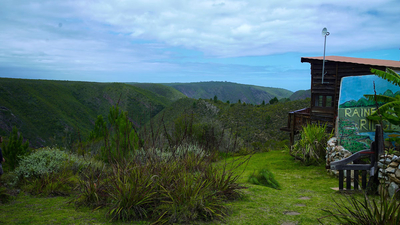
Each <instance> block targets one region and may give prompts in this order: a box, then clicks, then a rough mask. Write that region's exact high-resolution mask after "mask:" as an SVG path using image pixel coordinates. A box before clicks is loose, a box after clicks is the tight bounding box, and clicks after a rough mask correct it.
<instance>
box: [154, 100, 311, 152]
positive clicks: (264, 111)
mask: <svg viewBox="0 0 400 225" xmlns="http://www.w3.org/2000/svg"><path fill="white" fill-rule="evenodd" d="M309 104H310V99H306V100H296V101H289V102H285V103H276V104H273V105H270V104H267V105H252V104H245V103H244V104H239V103H234V104H229V103H224V102H222V101H214V100H208V99H206V100H196V99H191V98H186V99H180V100H178V101H176V102H174V103H173V104H172V105H170V106H169V107H167V108H165V109H164V110H163V111H161V112H160V113H159V114H158V115H157V116H155V117H154V120H153V121H152V124H151V126H152V128H151V129H153V130H154V131H155V132H156V133H163V132H165V130H164V129H167V130H168V132H169V135H170V138H172V139H174V141H176V139H179V137H177V136H179V135H182V136H181V138H184V137H183V136H184V134H179V135H178V134H177V133H176V130H177V129H178V130H179V129H180V130H181V132H193V133H196V129H201V131H200V135H203V136H204V135H205V134H207V133H212V134H213V136H214V137H216V138H217V139H218V138H220V139H221V140H220V142H221V143H222V142H223V143H225V144H229V143H230V144H231V143H232V142H238V144H239V143H240V144H241V145H242V146H246V147H251V148H253V150H258V149H257V148H261V147H273V146H274V145H276V144H277V143H279V142H281V141H283V140H285V139H288V133H286V132H283V131H281V130H280V128H281V127H284V126H287V118H288V113H289V112H290V111H294V110H297V109H301V108H306V107H309ZM163 126H165V128H164V127H163ZM149 127H150V124H148V126H147V129H150V128H149ZM192 129H193V130H195V131H191V130H192ZM189 130H190V131H189ZM174 132H175V133H174ZM194 135H196V134H194ZM197 135H199V134H197ZM163 136H166V135H163ZM216 142H218V140H216ZM218 144H220V143H218Z"/></svg>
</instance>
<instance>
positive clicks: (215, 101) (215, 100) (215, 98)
mask: <svg viewBox="0 0 400 225" xmlns="http://www.w3.org/2000/svg"><path fill="white" fill-rule="evenodd" d="M217 102H218V97H217V96H216V95H214V103H217Z"/></svg>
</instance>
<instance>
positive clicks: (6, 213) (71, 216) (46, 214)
mask: <svg viewBox="0 0 400 225" xmlns="http://www.w3.org/2000/svg"><path fill="white" fill-rule="evenodd" d="M229 160H231V159H229ZM229 160H228V162H229ZM218 163H220V164H222V163H224V161H221V162H218ZM264 166H267V167H268V168H269V170H270V171H271V172H272V173H273V174H274V175H275V178H276V180H277V181H278V182H279V183H280V185H281V188H282V189H281V190H276V189H273V188H268V187H264V186H260V185H253V184H250V183H248V182H247V180H248V177H249V175H250V174H251V173H253V171H254V170H257V169H259V168H262V167H264ZM241 169H242V170H243V169H244V171H243V174H242V175H241V178H240V180H239V182H240V183H246V186H247V187H249V189H247V190H244V191H245V194H246V196H245V197H244V199H242V200H237V201H234V202H232V203H230V205H229V207H230V215H229V216H228V217H227V218H226V221H225V222H226V224H282V223H284V222H294V223H295V224H319V223H318V221H317V218H320V217H322V216H326V215H328V214H327V213H325V212H323V211H322V209H326V208H328V207H331V206H333V204H334V203H333V202H332V196H333V197H335V198H336V197H338V196H339V195H340V194H338V193H337V192H335V191H333V190H332V189H331V187H337V186H338V180H337V179H335V178H333V177H331V176H329V175H327V173H326V171H325V168H324V167H323V166H303V165H302V164H301V163H300V162H296V161H294V160H293V158H292V157H291V156H290V155H289V153H288V152H285V151H271V152H265V153H258V154H255V155H253V156H252V158H251V159H250V161H249V163H248V165H247V167H246V168H244V166H242V167H241ZM302 197H308V198H310V199H300V198H302ZM68 200H70V197H52V198H38V197H31V196H28V195H25V194H20V195H19V196H18V197H17V198H16V199H15V200H13V201H12V202H11V203H9V204H3V205H0V212H1V213H0V223H4V224H28V223H29V224H72V223H73V224H93V223H96V224H108V223H109V221H108V220H107V219H106V217H105V213H106V211H105V210H103V209H102V210H99V211H94V212H92V211H91V210H88V209H85V208H79V209H77V210H75V208H74V206H73V204H71V205H68V204H66V202H67V201H68ZM288 211H295V212H298V213H300V215H285V214H284V213H285V212H288ZM323 221H324V223H325V224H335V223H336V222H335V220H333V218H328V219H324V220H323ZM222 223H223V222H220V221H214V222H211V223H205V224H222ZM121 224H123V223H122V222H121Z"/></svg>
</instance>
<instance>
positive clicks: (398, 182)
mask: <svg viewBox="0 0 400 225" xmlns="http://www.w3.org/2000/svg"><path fill="white" fill-rule="evenodd" d="M389 177H390V180H391V181H393V182H395V183H396V184H400V180H399V179H397V178H396V175H394V174H393V173H391V174H389Z"/></svg>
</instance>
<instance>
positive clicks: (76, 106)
mask: <svg viewBox="0 0 400 225" xmlns="http://www.w3.org/2000/svg"><path fill="white" fill-rule="evenodd" d="M0 95H1V98H0V105H1V108H0V116H1V117H2V118H3V119H2V121H3V122H4V123H2V124H1V125H0V135H2V136H7V135H8V134H9V132H11V130H12V127H13V126H16V127H17V128H18V130H19V131H20V132H21V133H23V134H24V138H26V139H28V140H29V143H30V145H31V146H32V147H41V146H53V145H56V144H57V145H58V146H63V147H67V148H70V147H72V143H73V142H74V141H75V140H77V139H78V138H79V137H81V139H85V138H86V137H87V136H88V135H89V132H90V130H92V126H93V122H94V121H93V120H94V118H96V117H97V116H98V115H102V116H103V117H105V116H106V115H107V114H108V111H109V109H110V107H111V106H114V105H116V104H117V103H118V102H119V107H120V108H121V109H123V110H125V111H128V112H129V115H128V116H129V118H130V119H131V120H132V122H133V123H134V124H135V125H137V126H139V125H140V124H144V123H146V122H147V121H148V120H149V119H150V118H151V117H153V116H154V115H156V114H157V113H158V112H160V111H161V110H162V109H164V108H165V107H166V106H168V105H169V104H171V102H172V101H171V100H169V99H167V98H165V97H163V96H160V95H157V94H155V93H152V92H150V91H148V90H145V89H141V88H138V87H134V86H132V85H128V84H118V83H89V82H72V81H50V80H22V79H8V78H1V79H0Z"/></svg>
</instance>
